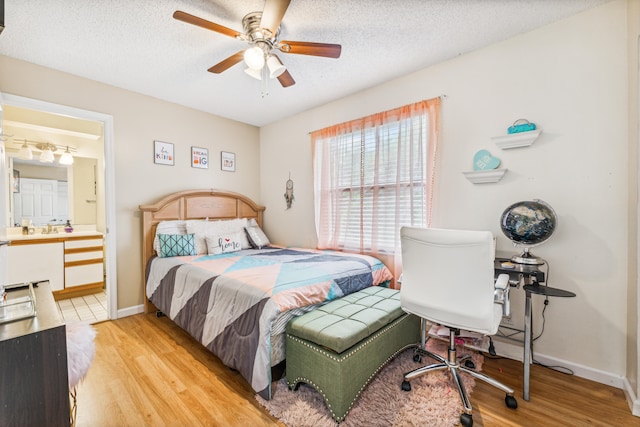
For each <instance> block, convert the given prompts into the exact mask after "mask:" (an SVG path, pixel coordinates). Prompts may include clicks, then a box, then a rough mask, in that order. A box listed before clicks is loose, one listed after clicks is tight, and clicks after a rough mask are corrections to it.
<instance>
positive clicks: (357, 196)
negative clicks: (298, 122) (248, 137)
mask: <svg viewBox="0 0 640 427" xmlns="http://www.w3.org/2000/svg"><path fill="white" fill-rule="evenodd" d="M439 111H440V98H434V99H430V100H425V101H420V102H417V103H415V104H410V105H406V106H403V107H400V108H396V109H393V110H389V111H385V112H382V113H377V114H373V115H371V116H368V117H364V118H361V119H357V120H353V121H350V122H347V123H341V124H338V125H335V126H331V127H328V128H325V129H321V130H319V131H315V132H312V133H311V142H312V152H313V165H314V199H315V222H316V233H317V236H318V247H319V248H320V249H337V250H344V251H352V252H358V253H367V254H372V255H374V256H377V257H379V258H380V259H382V260H383V261H384V262H385V264H386V265H387V266H388V267H390V268H391V269H392V271H394V276H395V277H397V276H398V275H399V274H400V272H401V265H400V236H399V233H400V227H402V226H403V225H412V226H423V227H426V226H428V225H429V223H430V220H431V207H432V199H433V187H434V179H435V172H436V151H437V147H438V133H439V129H438V127H439Z"/></svg>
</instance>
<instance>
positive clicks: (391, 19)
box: [0, 0, 609, 126]
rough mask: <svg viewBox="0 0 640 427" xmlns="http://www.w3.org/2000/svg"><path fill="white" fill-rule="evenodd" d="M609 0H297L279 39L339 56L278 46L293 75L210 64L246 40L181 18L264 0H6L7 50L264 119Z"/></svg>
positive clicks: (226, 14)
mask: <svg viewBox="0 0 640 427" xmlns="http://www.w3.org/2000/svg"><path fill="white" fill-rule="evenodd" d="M607 1H609V0H397V1H396V0H313V1H312V0H292V1H291V4H290V5H289V8H288V9H287V12H286V14H285V16H284V20H283V22H282V26H281V35H280V39H281V40H285V39H286V40H294V41H311V42H322V43H337V44H341V45H342V55H341V57H340V58H339V59H328V58H318V57H313V56H303V55H293V54H280V55H279V56H280V58H281V59H282V61H283V62H284V63H285V65H286V66H287V68H288V70H289V72H290V73H291V75H292V77H293V78H294V79H295V81H296V84H295V85H294V86H291V87H289V88H286V89H285V88H282V87H281V86H280V85H279V83H278V82H277V80H271V81H270V82H269V87H268V90H269V95H268V96H266V97H264V98H262V97H261V94H260V93H261V83H260V82H259V81H257V80H255V79H253V78H251V77H249V76H248V75H246V74H245V73H244V72H243V69H244V68H245V67H244V66H243V65H244V64H243V63H240V64H237V65H235V66H233V67H232V68H230V69H228V70H227V71H225V72H224V73H222V74H219V75H218V74H212V73H209V72H207V69H208V68H209V67H211V66H212V65H214V64H216V63H218V62H220V61H221V60H223V59H224V58H226V57H228V56H230V55H232V54H234V53H236V52H238V51H239V50H242V49H244V48H245V47H246V46H247V45H246V44H245V43H244V42H242V41H239V40H235V39H232V38H230V37H227V36H224V35H222V34H219V33H215V32H212V31H209V30H206V29H203V28H200V27H196V26H193V25H189V24H186V23H184V22H181V21H177V20H175V19H173V18H172V14H173V12H174V11H176V10H182V11H185V12H188V13H190V14H193V15H196V16H199V17H201V18H204V19H206V20H209V21H213V22H215V23H217V24H220V25H223V26H225V27H229V28H231V29H234V30H237V31H242V24H241V21H242V17H243V16H244V15H246V14H247V13H249V12H254V11H261V10H262V9H263V7H264V0H243V1H237V0H129V1H122V0H5V26H6V28H5V30H4V32H2V34H0V54H3V55H6V56H9V57H13V58H17V59H21V60H25V61H28V62H32V63H35V64H39V65H43V66H46V67H50V68H54V69H57V70H61V71H64V72H68V73H71V74H74V75H78V76H82V77H86V78H89V79H92V80H96V81H99V82H103V83H107V84H110V85H113V86H117V87H121V88H124V89H128V90H131V91H134V92H138V93H142V94H145V95H150V96H153V97H156V98H159V99H163V100H167V101H170V102H174V103H177V104H181V105H185V106H188V107H192V108H195V109H197V110H202V111H206V112H209V113H213V114H216V115H219V116H222V117H227V118H230V119H233V120H237V121H240V122H244V123H248V124H252V125H255V126H263V125H266V124H269V123H272V122H274V121H277V120H279V119H282V118H284V117H287V116H291V115H293V114H296V113H298V112H301V111H304V110H308V109H310V108H313V107H315V106H318V105H322V104H325V103H327V102H329V101H332V100H335V99H338V98H342V97H344V96H346V95H349V94H352V93H355V92H358V91H361V90H363V89H366V88H369V87H372V86H375V85H378V84H380V83H382V82H385V81H388V80H390V79H393V78H396V77H400V76H403V75H406V74H409V73H411V72H414V71H417V70H419V69H422V68H426V67H428V66H430V65H433V64H436V63H438V62H441V61H444V60H447V59H450V58H453V57H455V56H457V55H460V54H463V53H466V52H469V51H472V50H475V49H478V48H481V47H483V46H487V45H489V44H492V43H495V42H498V41H500V40H504V39H507V38H509V37H512V36H514V35H516V34H519V33H523V32H527V31H530V30H532V29H535V28H538V27H540V26H543V25H546V24H548V23H551V22H554V21H557V20H559V19H562V18H565V17H568V16H570V15H573V14H576V13H578V12H581V11H583V10H586V9H588V8H591V7H594V6H597V5H600V4H602V3H605V2H607Z"/></svg>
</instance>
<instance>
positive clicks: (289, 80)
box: [278, 70, 296, 87]
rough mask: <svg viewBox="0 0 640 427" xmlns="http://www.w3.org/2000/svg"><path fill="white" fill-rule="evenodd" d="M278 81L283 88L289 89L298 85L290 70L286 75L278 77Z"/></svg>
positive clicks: (286, 71) (285, 72)
mask: <svg viewBox="0 0 640 427" xmlns="http://www.w3.org/2000/svg"><path fill="white" fill-rule="evenodd" d="M278 81H279V82H280V84H281V85H282V87H289V86H293V85H294V84H296V81H295V80H293V77H291V74H289V70H285V71H284V73H282V74H280V75H279V76H278Z"/></svg>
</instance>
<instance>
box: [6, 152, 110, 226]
mask: <svg viewBox="0 0 640 427" xmlns="http://www.w3.org/2000/svg"><path fill="white" fill-rule="evenodd" d="M12 168H13V182H12V185H11V187H12V189H11V190H12V201H11V203H10V212H9V220H10V223H11V225H13V226H15V227H19V226H21V225H22V224H27V225H31V224H32V225H34V226H46V225H47V224H52V225H64V224H65V223H66V222H67V221H70V222H71V223H72V224H77V225H83V224H86V225H92V224H97V221H98V218H97V176H96V172H97V160H96V159H92V158H86V157H75V158H74V163H73V165H71V166H68V167H65V166H59V165H57V164H55V163H53V164H42V163H39V162H38V161H36V160H23V159H19V158H17V157H13V158H12Z"/></svg>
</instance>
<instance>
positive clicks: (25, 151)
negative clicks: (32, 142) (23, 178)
mask: <svg viewBox="0 0 640 427" xmlns="http://www.w3.org/2000/svg"><path fill="white" fill-rule="evenodd" d="M18 157H20V158H21V159H24V160H31V159H33V151H31V148H29V146H28V145H27V141H25V142H24V144H22V147H20V150H18Z"/></svg>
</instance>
